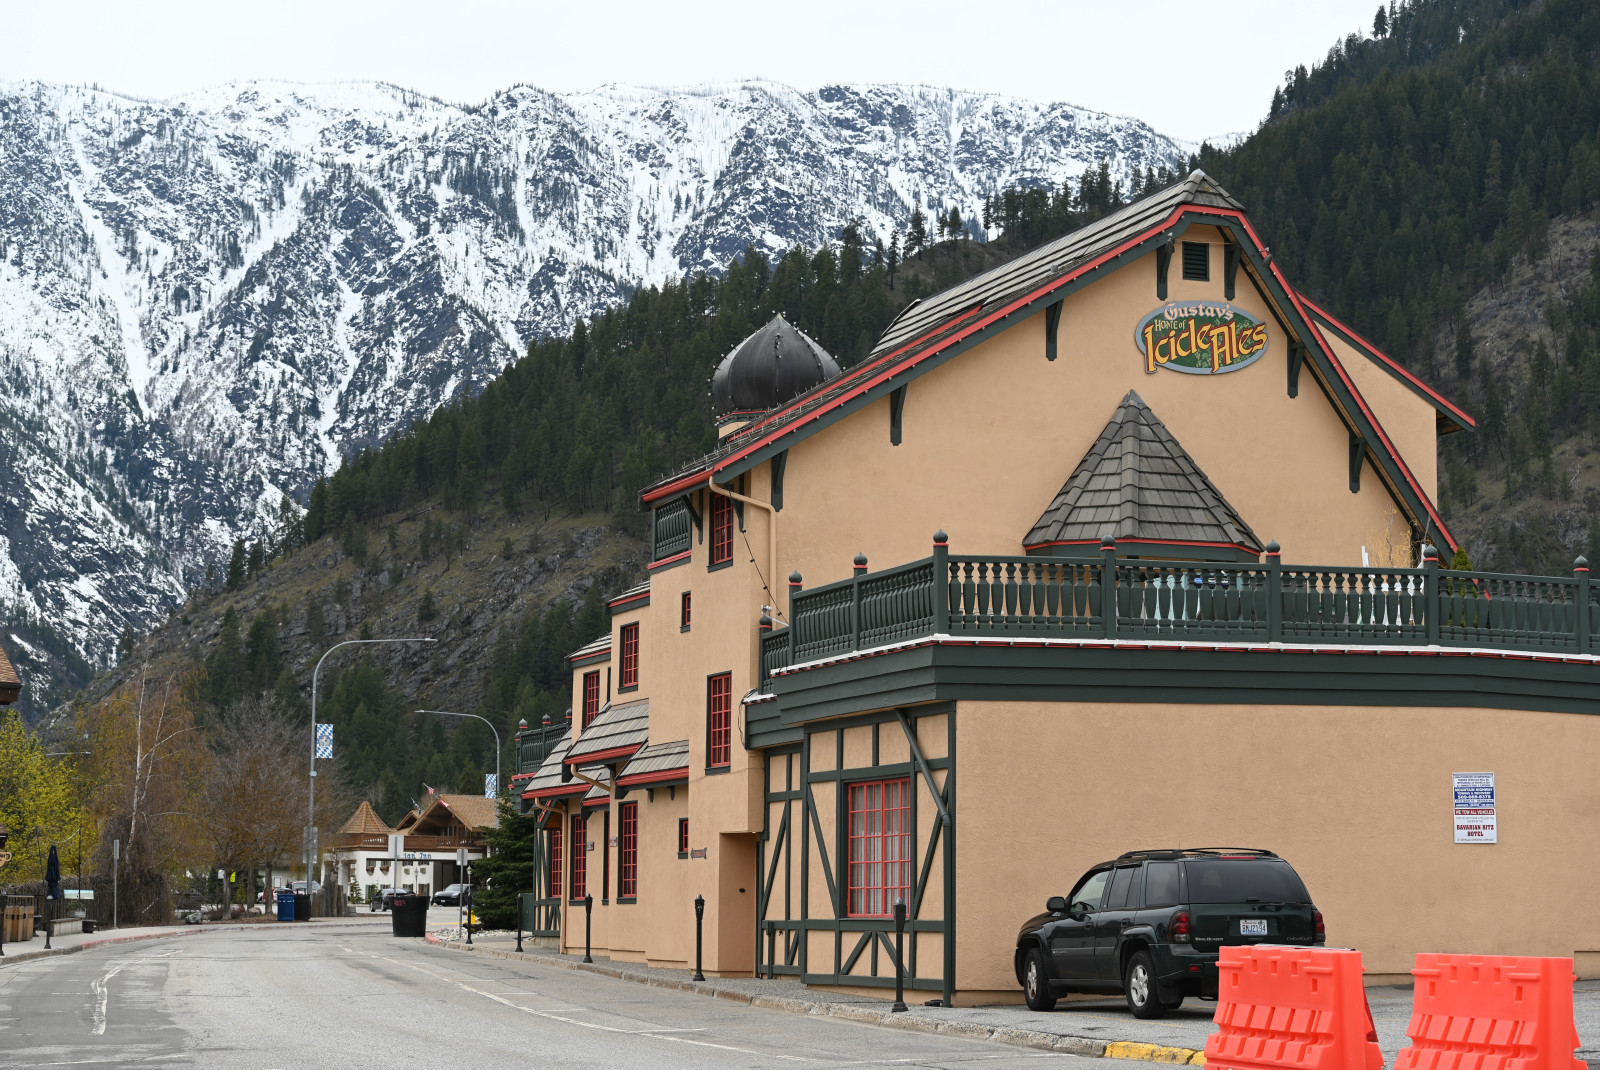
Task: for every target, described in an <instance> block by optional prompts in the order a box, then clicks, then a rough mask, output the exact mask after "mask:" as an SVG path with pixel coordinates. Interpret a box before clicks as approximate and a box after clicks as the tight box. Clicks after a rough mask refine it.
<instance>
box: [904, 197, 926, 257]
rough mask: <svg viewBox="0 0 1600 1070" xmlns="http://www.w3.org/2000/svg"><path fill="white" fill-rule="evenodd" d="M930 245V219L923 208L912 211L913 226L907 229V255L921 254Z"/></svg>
mask: <svg viewBox="0 0 1600 1070" xmlns="http://www.w3.org/2000/svg"><path fill="white" fill-rule="evenodd" d="M927 244H928V217H927V216H925V215H923V214H922V209H921V208H913V209H912V210H911V225H910V226H909V227H908V228H906V255H907V256H910V255H911V254H912V253H915V252H920V251H921V250H922V248H923V247H924V246H926V245H927Z"/></svg>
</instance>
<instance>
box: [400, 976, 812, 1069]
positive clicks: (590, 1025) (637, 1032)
mask: <svg viewBox="0 0 1600 1070" xmlns="http://www.w3.org/2000/svg"><path fill="white" fill-rule="evenodd" d="M374 957H376V958H381V959H383V960H384V961H385V962H392V963H394V964H395V965H396V966H405V967H406V968H408V969H412V970H416V971H417V972H418V973H425V974H427V975H428V976H429V977H433V978H436V979H438V980H440V981H444V982H445V983H446V984H452V985H455V986H456V987H457V988H459V989H461V990H462V991H464V992H471V993H472V994H473V995H475V996H484V997H486V998H488V999H492V1000H494V1001H495V1002H496V1003H503V1004H504V1005H506V1006H507V1007H511V1008H512V1009H514V1010H519V1011H522V1012H524V1013H526V1014H533V1015H537V1016H538V1017H540V1018H548V1019H550V1020H552V1021H556V1022H565V1023H566V1024H567V1025H575V1026H578V1027H580V1028H583V1029H595V1030H599V1031H600V1032H602V1033H625V1034H627V1035H629V1036H639V1037H653V1038H654V1039H656V1040H666V1041H671V1042H672V1043H674V1044H693V1045H695V1046H696V1047H700V1048H717V1049H719V1050H721V1051H737V1052H740V1053H742V1054H744V1055H759V1056H762V1057H763V1058H767V1059H783V1060H785V1061H787V1062H795V1063H809V1062H811V1061H812V1060H810V1059H807V1058H805V1057H804V1056H801V1055H780V1054H778V1053H777V1052H773V1051H758V1050H757V1049H755V1048H740V1047H735V1046H734V1045H732V1044H713V1043H712V1042H711V1041H709V1040H691V1039H690V1038H689V1037H675V1036H669V1035H667V1031H666V1030H662V1029H618V1028H617V1027H616V1026H610V1025H599V1024H597V1023H595V1022H583V1021H579V1020H578V1019H576V1018H568V1017H567V1016H566V1015H563V1014H554V1013H551V1012H550V1011H541V1010H535V1009H534V1008H532V1007H524V1006H522V1005H521V1004H518V1003H513V1002H511V1001H510V1000H509V999H506V998H505V997H504V996H498V995H496V994H495V993H493V992H485V991H484V990H483V989H481V988H473V987H472V986H471V985H467V984H462V983H461V982H460V981H457V980H456V979H455V978H453V977H446V976H445V975H444V974H441V973H434V972H433V971H432V970H425V969H423V968H422V967H421V966H415V965H412V964H411V963H409V962H401V961H400V960H399V959H392V958H389V957H388V956H387V955H377V956H374Z"/></svg>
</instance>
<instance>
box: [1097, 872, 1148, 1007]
mask: <svg viewBox="0 0 1600 1070" xmlns="http://www.w3.org/2000/svg"><path fill="white" fill-rule="evenodd" d="M1139 891H1140V889H1139V866H1138V864H1134V865H1131V866H1118V867H1117V868H1116V869H1114V870H1112V873H1111V885H1110V887H1109V889H1108V890H1107V891H1106V898H1105V902H1104V903H1103V904H1102V905H1101V907H1100V910H1099V911H1098V912H1096V913H1095V915H1094V962H1095V972H1094V975H1095V976H1096V977H1099V978H1101V979H1103V980H1108V981H1121V980H1122V967H1121V963H1119V962H1118V961H1117V945H1118V944H1119V943H1121V941H1122V930H1124V929H1126V928H1127V927H1128V926H1130V925H1132V924H1133V915H1134V911H1135V910H1137V909H1138V906H1139Z"/></svg>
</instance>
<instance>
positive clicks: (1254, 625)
mask: <svg viewBox="0 0 1600 1070" xmlns="http://www.w3.org/2000/svg"><path fill="white" fill-rule="evenodd" d="M1277 550H1278V547H1277V544H1276V543H1272V544H1269V545H1268V548H1267V555H1266V561H1265V562H1264V563H1259V564H1258V563H1244V564H1237V565H1235V564H1212V563H1201V562H1191V561H1153V560H1122V561H1119V560H1117V556H1116V545H1115V543H1110V542H1107V543H1104V544H1102V546H1101V551H1100V557H1099V559H1098V560H1080V561H1068V560H1064V559H1059V558H1049V557H965V556H953V555H951V554H950V553H949V549H948V546H947V545H946V544H945V542H944V541H943V540H942V538H940V537H937V536H936V538H935V542H934V552H933V555H932V556H931V557H925V558H923V559H922V560H920V561H913V562H911V563H910V564H906V565H900V566H898V567H895V568H891V569H886V570H884V571H882V572H867V571H866V568H865V559H864V558H857V571H856V574H855V576H854V577H852V578H851V579H848V580H841V581H840V582H838V583H830V584H828V585H826V586H823V587H817V588H815V589H813V590H809V591H805V590H799V589H798V588H797V589H796V590H795V592H794V593H793V594H792V595H791V598H790V604H789V627H788V628H784V629H782V630H779V631H774V632H771V633H769V634H767V635H765V636H763V637H762V640H761V679H762V682H763V684H765V682H766V681H767V680H768V679H769V678H770V677H771V675H772V674H773V673H774V672H776V671H777V670H779V669H782V668H785V667H787V666H790V665H797V664H800V663H803V662H807V661H814V660H818V659H822V658H827V657H830V656H834V655H838V654H845V653H849V652H851V651H856V650H867V649H871V648H873V647H880V646H885V645H889V644H892V643H896V642H901V641H904V640H909V639H918V638H922V637H925V636H930V635H941V634H942V635H951V636H961V637H968V638H987V637H1012V638H1015V637H1030V638H1051V637H1075V638H1088V639H1166V640H1194V641H1202V642H1203V641H1223V642H1244V641H1254V642H1268V643H1273V642H1284V643H1341V644H1343V643H1359V644H1370V645H1387V646H1458V647H1485V648H1491V649H1503V650H1516V651H1539V652H1548V653H1558V654H1588V653H1592V652H1594V651H1595V636H1596V633H1597V632H1600V606H1597V605H1596V603H1595V595H1594V594H1593V593H1592V591H1591V587H1590V583H1589V571H1588V564H1587V562H1585V561H1584V559H1583V558H1581V557H1580V558H1578V560H1577V563H1576V565H1575V567H1574V570H1573V574H1572V576H1570V577H1559V576H1513V575H1503V574H1500V573H1493V572H1453V571H1450V570H1448V569H1441V568H1440V567H1439V562H1438V560H1437V557H1436V556H1435V552H1434V551H1433V549H1432V547H1424V561H1423V564H1422V567H1420V568H1320V567H1311V566H1303V565H1284V564H1281V563H1280V561H1279V557H1278V553H1277Z"/></svg>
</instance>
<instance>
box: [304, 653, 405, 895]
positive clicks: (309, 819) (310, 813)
mask: <svg viewBox="0 0 1600 1070" xmlns="http://www.w3.org/2000/svg"><path fill="white" fill-rule="evenodd" d="M431 642H434V640H432V639H424V638H408V639H346V640H345V641H344V642H342V643H335V644H333V645H332V646H330V647H329V648H328V649H327V650H324V651H323V652H322V657H320V658H318V659H317V667H316V668H314V669H312V670H311V775H310V776H309V777H307V778H306V897H307V899H308V900H309V899H310V896H311V890H312V884H313V882H314V881H315V878H314V877H313V876H312V874H311V871H312V868H313V867H314V866H315V865H316V862H317V860H316V853H317V849H316V845H315V844H313V843H312V841H311V830H312V829H314V828H316V827H317V674H318V673H319V672H321V671H322V663H323V662H324V661H327V660H328V655H329V654H332V653H333V652H334V651H335V650H338V649H339V648H340V647H342V646H352V645H356V644H361V643H431Z"/></svg>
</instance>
